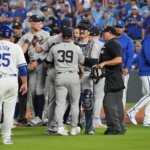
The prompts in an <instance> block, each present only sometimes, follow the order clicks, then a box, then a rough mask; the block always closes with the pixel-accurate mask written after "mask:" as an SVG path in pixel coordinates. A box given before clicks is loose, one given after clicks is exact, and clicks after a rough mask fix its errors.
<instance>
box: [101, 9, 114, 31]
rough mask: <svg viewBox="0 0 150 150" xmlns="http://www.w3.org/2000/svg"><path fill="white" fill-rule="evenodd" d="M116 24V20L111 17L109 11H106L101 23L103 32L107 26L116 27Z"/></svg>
mask: <svg viewBox="0 0 150 150" xmlns="http://www.w3.org/2000/svg"><path fill="white" fill-rule="evenodd" d="M115 23H116V19H115V18H113V17H111V16H110V14H109V12H108V11H104V14H103V17H102V18H101V21H100V23H99V27H100V29H101V30H103V29H104V28H106V27H107V26H114V24H115Z"/></svg>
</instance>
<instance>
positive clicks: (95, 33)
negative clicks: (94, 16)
mask: <svg viewBox="0 0 150 150" xmlns="http://www.w3.org/2000/svg"><path fill="white" fill-rule="evenodd" d="M99 34H100V30H99V28H98V27H96V26H92V28H91V31H90V35H92V36H98V35H99Z"/></svg>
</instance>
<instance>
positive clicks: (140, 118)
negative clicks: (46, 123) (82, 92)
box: [26, 108, 144, 124]
mask: <svg viewBox="0 0 150 150" xmlns="http://www.w3.org/2000/svg"><path fill="white" fill-rule="evenodd" d="M128 109H129V108H127V109H126V110H128ZM100 117H101V118H103V117H104V110H103V109H102V111H101V116H100ZM143 117H144V109H141V110H140V111H139V112H138V113H137V115H136V120H137V123H138V124H142V123H143ZM26 118H27V120H30V119H31V113H30V109H29V108H28V109H27V113H26ZM125 121H126V123H127V124H131V122H130V120H129V118H128V117H127V116H126V115H125Z"/></svg>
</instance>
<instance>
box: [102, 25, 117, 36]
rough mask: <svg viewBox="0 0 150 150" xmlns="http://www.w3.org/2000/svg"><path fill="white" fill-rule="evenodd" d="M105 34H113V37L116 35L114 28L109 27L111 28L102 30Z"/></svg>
mask: <svg viewBox="0 0 150 150" xmlns="http://www.w3.org/2000/svg"><path fill="white" fill-rule="evenodd" d="M105 32H109V33H111V34H113V35H115V36H116V35H117V31H116V29H115V28H114V27H111V26H107V27H106V28H105V29H104V30H103V33H105Z"/></svg>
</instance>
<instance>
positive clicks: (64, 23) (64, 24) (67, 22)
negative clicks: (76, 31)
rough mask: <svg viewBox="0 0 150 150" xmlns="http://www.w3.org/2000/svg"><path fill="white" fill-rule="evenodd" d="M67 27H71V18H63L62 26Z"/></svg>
mask: <svg viewBox="0 0 150 150" xmlns="http://www.w3.org/2000/svg"><path fill="white" fill-rule="evenodd" d="M65 27H71V23H70V22H69V20H62V22H61V28H65Z"/></svg>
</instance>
